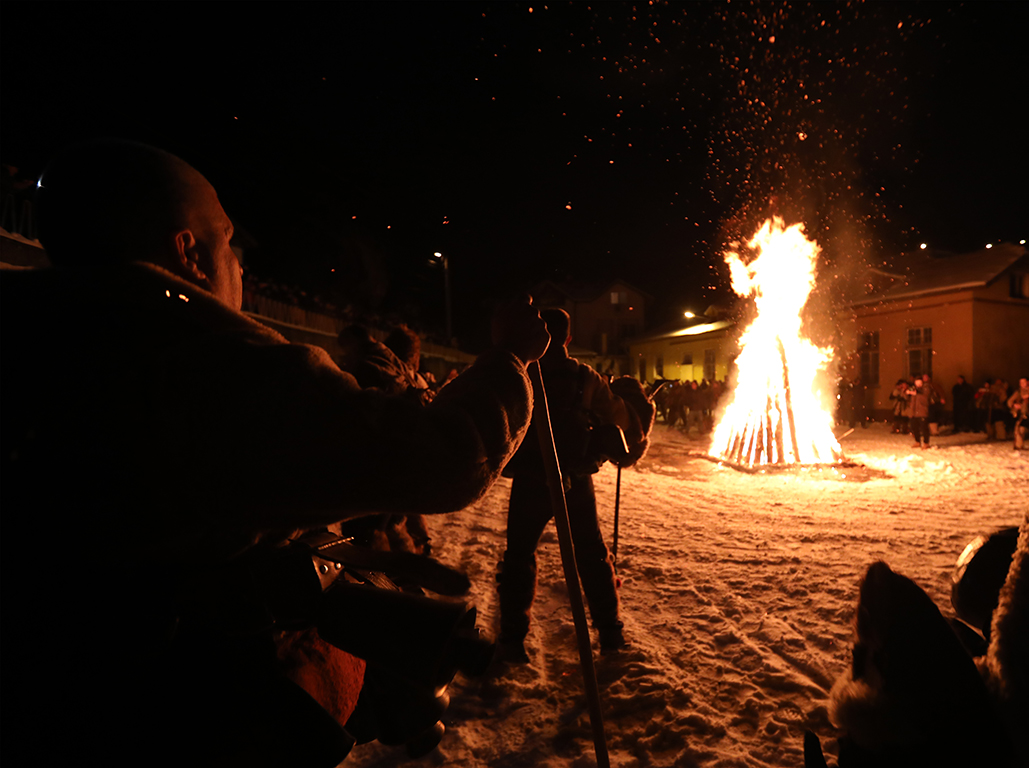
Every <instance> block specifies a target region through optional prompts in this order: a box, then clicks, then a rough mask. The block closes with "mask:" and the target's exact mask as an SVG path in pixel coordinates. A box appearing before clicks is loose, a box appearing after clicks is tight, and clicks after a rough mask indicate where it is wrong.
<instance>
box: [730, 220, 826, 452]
mask: <svg viewBox="0 0 1029 768" xmlns="http://www.w3.org/2000/svg"><path fill="white" fill-rule="evenodd" d="M748 246H749V247H750V248H751V249H754V250H756V251H757V252H758V255H757V257H756V258H755V259H753V260H752V261H751V262H750V263H749V264H744V263H743V260H742V259H741V258H740V255H739V254H738V253H736V252H734V251H730V252H728V253H726V254H725V261H726V263H728V265H729V273H730V275H731V276H732V287H733V290H734V291H736V293H738V294H739V295H740V296H753V297H754V301H755V304H756V305H757V311H758V315H757V318H756V319H755V320H754V322H753V323H751V324H750V326H748V327H747V329H746V330H745V331H744V332H743V335H742V336H741V337H740V342H739V343H740V355H739V357H738V358H737V359H736V366H737V379H736V388H735V390H734V391H733V393H732V400H731V401H730V403H729V406H728V407H727V408H726V410H725V412H724V413H723V415H722V418H721V420H720V421H719V422H718V426H717V427H715V432H714V438H713V439H712V442H711V449H710V454H711V455H712V456H717V457H718V458H722V459H726V460H727V461H731V462H733V463H735V464H742V465H746V466H756V465H762V464H818V463H833V462H836V461H838V460H839V459H840V455H841V454H840V444H839V443H838V442H837V441H836V438H835V436H834V435H833V432H832V415H831V413H829V412H828V411H826V410H825V409H824V408H823V407H822V405H821V402H820V393H819V392H818V391H817V390H816V384H815V379H816V376H817V374H818V373H819V371H821V370H824V368H825V367H826V365H827V364H828V362H829V360H830V359H831V358H832V354H833V351H832V349H830V348H825V349H820V348H818V347H816V346H815V345H814V344H812V343H811V342H810V341H808V340H807V339H805V338H803V337H802V336H801V334H800V324H801V320H800V313H801V310H803V308H804V305H805V304H806V303H807V298H808V295H809V294H810V293H811V289H812V288H813V287H814V284H815V259H816V258H817V257H818V253H819V248H818V246H817V245H816V244H815V243H814V242H812V241H810V240H808V239H807V238H806V237H805V236H804V225H803V224H794V225H793V226H791V227H788V228H787V227H786V225H785V223H784V222H783V220H782V219H781V218H779V217H774V218H772V219H769V220H767V221H766V222H765V223H764V224H763V225H762V226H761V228H760V229H758V231H757V232H756V233H755V234H754V237H753V238H752V239H751V241H750V242H749V243H748Z"/></svg>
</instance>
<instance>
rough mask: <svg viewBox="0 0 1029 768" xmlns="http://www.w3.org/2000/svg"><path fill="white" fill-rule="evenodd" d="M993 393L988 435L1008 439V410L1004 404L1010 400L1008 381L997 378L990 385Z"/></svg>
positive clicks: (987, 429) (991, 437)
mask: <svg viewBox="0 0 1029 768" xmlns="http://www.w3.org/2000/svg"><path fill="white" fill-rule="evenodd" d="M990 393H991V394H992V395H993V408H992V409H991V411H990V422H989V423H988V424H987V425H986V435H987V437H988V438H990V439H996V440H1006V439H1007V415H1008V414H1007V412H1006V411H1005V410H1004V404H1005V403H1007V401H1008V383H1007V382H1006V381H1004V379H997V380H995V381H994V382H993V384H991V385H990Z"/></svg>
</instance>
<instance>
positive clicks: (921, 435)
mask: <svg viewBox="0 0 1029 768" xmlns="http://www.w3.org/2000/svg"><path fill="white" fill-rule="evenodd" d="M907 398H908V404H909V405H910V406H911V436H912V437H914V438H915V444H914V446H913V447H915V448H928V447H929V405H930V402H931V401H932V390H931V389H930V388H929V387H927V386H926V385H925V382H924V381H923V380H922V379H921V378H916V379H915V386H914V387H913V388H912V389H909V390H908V391H907Z"/></svg>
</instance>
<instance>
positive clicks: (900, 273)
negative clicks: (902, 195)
mask: <svg viewBox="0 0 1029 768" xmlns="http://www.w3.org/2000/svg"><path fill="white" fill-rule="evenodd" d="M1026 253H1027V251H1026V249H1025V248H1024V247H1023V246H1021V245H1015V244H1014V243H998V244H997V245H994V246H993V247H991V248H982V249H980V250H978V251H973V252H972V253H963V254H954V253H949V252H946V251H934V250H930V249H926V250H919V251H914V252H911V253H902V254H899V255H898V256H896V257H894V258H893V259H891V260H890V262H889V263H886V264H882V265H878V266H873V267H871V268H870V269H869V273H868V280H866V281H865V284H864V285H865V292H864V293H863V295H861V296H859V297H857V298H856V300H855V301H854V302H853V304H854V305H860V304H871V303H874V302H879V301H892V300H895V299H906V298H913V297H915V296H923V295H925V294H930V293H939V292H942V291H955V290H965V289H969V288H983V287H985V286H987V285H989V284H990V283H992V282H993V281H994V280H996V279H997V278H998V277H1000V276H1001V275H1002V274H1004V273H1005V272H1006V271H1007V270H1008V269H1009V268H1010V267H1012V266H1013V265H1015V264H1016V263H1017V262H1018V261H1019V260H1021V259H1023V258H1024V257H1025V256H1026Z"/></svg>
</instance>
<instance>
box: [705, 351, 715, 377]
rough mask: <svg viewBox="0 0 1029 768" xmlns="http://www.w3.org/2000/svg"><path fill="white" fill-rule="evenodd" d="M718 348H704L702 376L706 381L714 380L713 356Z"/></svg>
mask: <svg viewBox="0 0 1029 768" xmlns="http://www.w3.org/2000/svg"><path fill="white" fill-rule="evenodd" d="M717 353H718V350H715V349H705V350H704V378H705V379H707V380H708V381H714V380H715V356H716V355H717Z"/></svg>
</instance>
